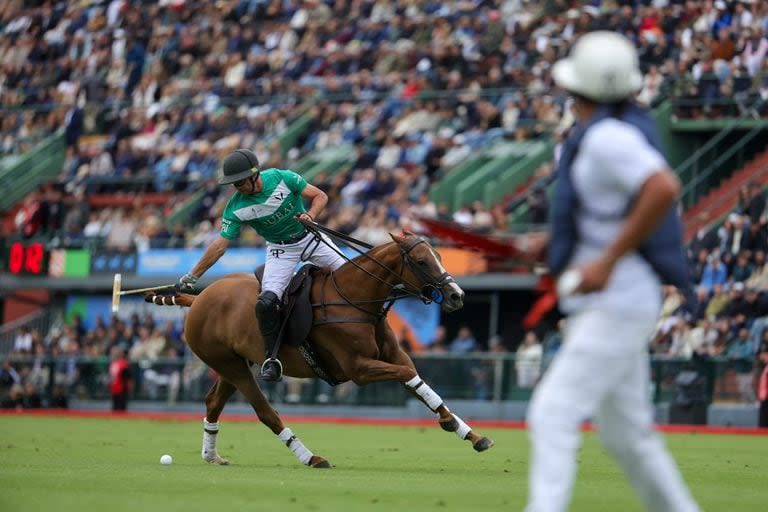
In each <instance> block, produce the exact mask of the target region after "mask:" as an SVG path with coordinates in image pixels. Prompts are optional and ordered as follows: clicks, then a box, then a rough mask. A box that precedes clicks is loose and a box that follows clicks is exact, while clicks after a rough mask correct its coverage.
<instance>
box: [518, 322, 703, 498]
mask: <svg viewBox="0 0 768 512" xmlns="http://www.w3.org/2000/svg"><path fill="white" fill-rule="evenodd" d="M655 323H656V319H655V318H650V317H649V318H644V319H637V318H635V319H632V318H626V317H622V316H621V315H617V314H615V313H608V312H602V311H589V312H584V313H580V314H577V315H574V316H571V317H569V318H568V322H567V326H566V332H565V339H564V342H563V345H562V347H561V348H560V351H559V352H558V354H557V355H556V356H555V359H554V361H553V362H552V365H551V366H550V367H549V369H548V370H547V372H546V374H545V375H544V377H543V379H542V380H541V382H540V383H539V386H538V387H537V389H536V390H535V391H534V394H533V398H532V400H531V404H530V407H529V409H528V415H527V416H528V417H527V421H528V430H529V435H530V440H531V461H530V467H529V479H528V484H529V489H528V493H529V494H528V506H527V508H526V512H561V511H564V510H567V508H568V504H569V502H570V500H571V492H572V487H573V483H574V480H575V477H576V455H577V451H578V448H579V445H580V443H581V432H580V427H581V424H582V422H583V421H585V420H588V419H590V418H593V419H594V420H595V421H596V423H597V427H598V429H599V435H600V440H601V442H602V443H603V445H604V446H605V448H606V449H607V450H608V451H609V452H610V453H611V454H612V455H613V457H614V458H615V459H616V460H617V462H618V463H619V465H620V466H621V468H622V469H623V470H624V472H625V473H626V475H627V477H628V478H629V480H630V483H631V484H632V486H633V487H634V489H635V490H636V491H637V493H638V494H639V495H640V498H641V499H642V501H643V502H644V504H645V506H646V508H647V509H648V510H650V511H653V512H665V511H669V512H689V511H691V512H693V511H698V510H699V508H698V506H697V505H696V503H695V502H694V501H693V498H692V497H691V495H690V493H689V491H688V489H687V488H686V486H685V483H684V482H683V479H682V477H681V475H680V472H679V471H678V469H677V466H676V465H675V462H674V460H673V459H672V457H671V456H670V455H669V453H668V452H667V450H666V448H665V446H664V443H663V441H662V439H661V437H660V436H659V435H658V434H657V433H656V432H655V430H654V429H653V413H652V407H651V401H650V397H649V382H650V378H649V363H648V354H647V342H648V338H649V336H650V335H651V333H652V332H653V329H654V326H655Z"/></svg>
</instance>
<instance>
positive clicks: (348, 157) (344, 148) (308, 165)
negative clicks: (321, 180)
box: [294, 144, 357, 181]
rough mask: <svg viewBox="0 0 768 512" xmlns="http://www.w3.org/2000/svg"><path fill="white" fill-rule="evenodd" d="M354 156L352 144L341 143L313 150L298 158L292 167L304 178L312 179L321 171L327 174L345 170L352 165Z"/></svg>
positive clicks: (355, 155)
mask: <svg viewBox="0 0 768 512" xmlns="http://www.w3.org/2000/svg"><path fill="white" fill-rule="evenodd" d="M356 157H357V152H356V150H355V147H354V146H353V145H351V144H342V145H340V146H334V147H329V148H325V149H319V150H316V151H313V152H311V153H309V154H308V155H306V156H305V157H304V158H302V159H301V160H299V161H298V162H297V163H296V165H295V166H294V168H295V170H296V172H298V173H299V174H301V175H302V176H303V177H304V179H306V180H308V181H312V180H313V179H315V177H316V176H317V175H318V174H320V173H321V172H323V171H325V172H327V173H328V175H329V176H335V175H336V174H338V173H340V172H343V171H346V170H347V169H349V168H351V167H352V165H354V163H355V160H356Z"/></svg>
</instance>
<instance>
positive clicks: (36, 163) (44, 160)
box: [0, 130, 67, 211]
mask: <svg viewBox="0 0 768 512" xmlns="http://www.w3.org/2000/svg"><path fill="white" fill-rule="evenodd" d="M66 156H67V145H66V142H65V141H64V130H59V131H58V132H56V134H54V135H51V136H50V137H48V138H47V139H46V140H45V141H43V142H42V143H40V144H39V145H38V146H37V147H35V148H34V149H33V150H31V151H29V152H27V153H26V154H24V155H21V157H20V158H18V160H16V161H15V162H14V163H13V164H12V165H10V166H8V167H5V168H2V169H0V190H3V194H2V195H1V196H0V211H6V210H9V209H10V208H11V207H12V206H13V205H14V204H16V203H18V202H19V201H21V200H22V199H23V198H24V196H26V195H27V194H29V193H30V192H32V191H33V190H35V189H36V188H37V187H39V186H40V185H42V184H43V183H46V182H48V181H50V180H52V179H53V178H55V177H56V176H58V175H59V174H60V173H61V169H62V167H63V166H64V161H65V160H66Z"/></svg>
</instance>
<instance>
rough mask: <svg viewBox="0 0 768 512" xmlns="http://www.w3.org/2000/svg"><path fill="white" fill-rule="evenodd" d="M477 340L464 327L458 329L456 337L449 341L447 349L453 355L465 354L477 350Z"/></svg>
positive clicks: (467, 328)
mask: <svg viewBox="0 0 768 512" xmlns="http://www.w3.org/2000/svg"><path fill="white" fill-rule="evenodd" d="M478 348H479V347H478V345H477V340H475V336H474V335H473V334H472V331H471V330H470V329H469V327H467V326H466V325H464V326H461V327H460V328H459V331H458V333H457V334H456V337H455V338H454V339H453V340H452V341H451V343H450V345H449V346H448V349H449V350H450V351H451V352H453V353H455V354H466V353H469V352H475V351H476V350H478Z"/></svg>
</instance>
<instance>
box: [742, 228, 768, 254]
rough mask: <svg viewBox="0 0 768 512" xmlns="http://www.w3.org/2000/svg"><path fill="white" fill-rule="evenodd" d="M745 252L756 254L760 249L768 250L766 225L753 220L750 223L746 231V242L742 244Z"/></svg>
mask: <svg viewBox="0 0 768 512" xmlns="http://www.w3.org/2000/svg"><path fill="white" fill-rule="evenodd" d="M742 246H743V247H744V251H742V253H744V252H747V251H748V252H749V253H751V254H755V253H756V252H758V251H762V252H763V253H764V252H765V251H768V230H766V226H765V224H763V223H760V222H753V223H751V224H750V225H749V227H748V228H747V229H746V232H745V233H744V242H743V244H742Z"/></svg>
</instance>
